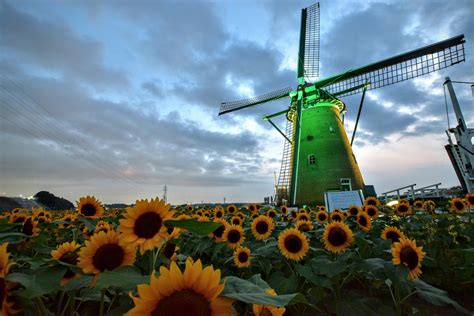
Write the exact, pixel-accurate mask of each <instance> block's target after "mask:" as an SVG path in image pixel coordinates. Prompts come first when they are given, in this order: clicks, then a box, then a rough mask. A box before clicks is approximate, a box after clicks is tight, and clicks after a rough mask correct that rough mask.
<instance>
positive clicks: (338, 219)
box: [331, 212, 345, 222]
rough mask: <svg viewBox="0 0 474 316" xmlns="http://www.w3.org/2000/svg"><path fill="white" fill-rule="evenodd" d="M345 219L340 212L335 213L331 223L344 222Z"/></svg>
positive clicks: (332, 215)
mask: <svg viewBox="0 0 474 316" xmlns="http://www.w3.org/2000/svg"><path fill="white" fill-rule="evenodd" d="M344 218H345V217H344V216H343V215H342V214H341V213H340V212H334V213H332V214H331V221H333V222H342V221H343V220H344Z"/></svg>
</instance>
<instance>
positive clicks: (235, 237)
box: [227, 229, 240, 244]
mask: <svg viewBox="0 0 474 316" xmlns="http://www.w3.org/2000/svg"><path fill="white" fill-rule="evenodd" d="M227 240H228V241H229V242H230V243H232V244H235V243H237V242H238V241H239V240H240V232H239V231H238V230H235V229H233V230H231V231H229V233H228V234H227Z"/></svg>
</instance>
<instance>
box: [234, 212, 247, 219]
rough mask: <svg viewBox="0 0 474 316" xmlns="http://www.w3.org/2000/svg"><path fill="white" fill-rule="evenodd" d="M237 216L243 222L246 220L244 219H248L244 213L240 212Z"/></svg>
mask: <svg viewBox="0 0 474 316" xmlns="http://www.w3.org/2000/svg"><path fill="white" fill-rule="evenodd" d="M236 215H237V216H238V217H240V218H241V219H242V220H244V219H245V218H246V217H247V215H245V214H244V213H242V212H238V213H237V214H236Z"/></svg>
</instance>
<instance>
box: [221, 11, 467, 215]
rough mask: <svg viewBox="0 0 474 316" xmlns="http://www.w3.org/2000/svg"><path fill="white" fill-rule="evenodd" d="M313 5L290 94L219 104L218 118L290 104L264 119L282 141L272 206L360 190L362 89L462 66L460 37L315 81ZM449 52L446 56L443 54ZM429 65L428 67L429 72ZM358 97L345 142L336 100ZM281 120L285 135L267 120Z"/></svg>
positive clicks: (306, 15) (305, 16)
mask: <svg viewBox="0 0 474 316" xmlns="http://www.w3.org/2000/svg"><path fill="white" fill-rule="evenodd" d="M319 21H320V18H319V3H316V4H314V5H312V6H310V7H308V8H304V9H303V10H302V12H301V29H300V42H299V52H298V63H297V64H298V67H297V76H296V78H297V82H298V85H297V87H296V89H292V88H290V87H287V88H284V89H281V90H278V91H274V92H270V93H267V94H265V95H261V96H258V97H253V98H250V99H246V100H241V101H234V102H223V103H222V104H221V109H220V111H219V115H222V114H225V113H230V112H233V111H237V110H241V109H244V108H247V107H252V106H256V105H260V104H263V103H267V102H271V101H276V100H280V99H283V98H289V99H290V106H289V107H288V109H287V110H284V111H280V112H277V113H275V114H272V115H267V116H264V119H265V120H267V121H268V122H269V123H270V124H271V125H272V126H273V127H275V128H276V129H277V131H278V132H279V133H281V134H282V135H283V137H284V138H285V139H286V141H285V145H284V150H283V159H282V165H281V169H280V177H279V179H278V184H277V185H276V195H277V196H276V201H277V202H279V203H281V202H283V201H286V202H287V203H288V204H291V205H298V206H300V205H304V204H306V205H316V204H322V203H323V202H324V192H327V191H331V190H346V189H351V190H359V189H361V190H363V189H364V181H363V178H362V174H361V172H360V170H359V166H358V164H357V161H356V158H355V156H354V153H353V152H352V147H351V144H352V141H353V140H354V137H355V135H356V134H355V133H356V130H357V123H358V121H359V118H360V114H361V110H362V104H363V100H364V96H365V92H366V91H367V90H372V89H376V88H381V87H383V86H387V85H390V84H394V83H397V82H401V81H404V80H406V79H410V78H414V77H417V76H421V75H424V74H427V73H430V72H432V71H435V70H439V69H442V68H446V67H449V66H452V65H454V64H457V63H460V62H462V61H464V42H465V40H464V35H458V36H455V37H452V38H450V39H447V40H444V41H441V42H438V43H435V44H431V45H429V46H426V47H423V48H419V49H417V50H413V51H410V52H407V53H404V54H401V55H397V56H394V57H391V58H388V59H385V60H381V61H379V62H376V63H373V64H370V65H367V66H364V67H361V68H358V69H355V70H348V71H346V72H343V73H341V74H338V75H335V76H331V77H328V78H325V79H317V78H318V76H319V46H320V45H319ZM446 49H449V51H450V52H451V53H450V55H444V51H445V50H446ZM421 58H423V61H424V63H426V64H427V67H423V68H420V69H419V70H417V72H416V74H414V73H413V72H412V71H411V67H410V65H411V64H412V63H413V64H414V63H416V61H417V60H421ZM429 66H432V67H429ZM355 93H362V98H361V102H360V106H359V111H358V114H357V119H356V124H355V127H354V132H353V135H352V141H351V142H349V139H348V137H347V133H346V131H345V130H344V126H343V123H342V119H341V116H342V114H344V113H346V106H345V104H344V102H342V101H341V100H340V99H339V98H341V97H344V96H348V95H352V94H355ZM283 114H285V115H286V118H287V125H286V129H285V133H284V132H283V131H282V130H281V129H280V128H278V126H276V125H275V123H274V122H273V121H272V120H271V118H273V117H275V116H278V115H283Z"/></svg>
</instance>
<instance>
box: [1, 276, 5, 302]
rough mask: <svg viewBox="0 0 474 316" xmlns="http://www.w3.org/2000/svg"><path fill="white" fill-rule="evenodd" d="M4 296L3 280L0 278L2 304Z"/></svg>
mask: <svg viewBox="0 0 474 316" xmlns="http://www.w3.org/2000/svg"><path fill="white" fill-rule="evenodd" d="M5 294H6V293H5V279H4V278H0V302H3V300H4V298H5Z"/></svg>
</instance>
